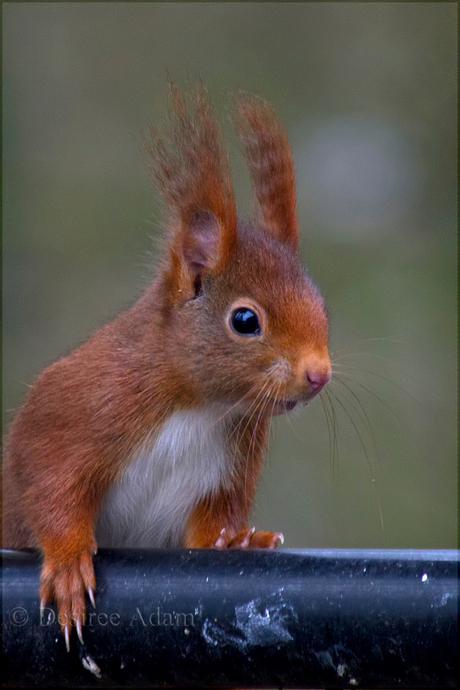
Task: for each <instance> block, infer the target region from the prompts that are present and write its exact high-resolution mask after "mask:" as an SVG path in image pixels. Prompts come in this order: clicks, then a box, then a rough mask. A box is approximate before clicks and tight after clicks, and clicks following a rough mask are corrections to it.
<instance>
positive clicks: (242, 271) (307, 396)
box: [3, 85, 331, 648]
mask: <svg viewBox="0 0 460 690" xmlns="http://www.w3.org/2000/svg"><path fill="white" fill-rule="evenodd" d="M189 100H191V101H192V105H191V106H188V105H187V102H188V101H187V98H185V97H184V96H183V95H182V94H181V93H180V91H179V90H178V89H177V87H176V86H174V85H171V87H170V101H171V112H170V119H169V130H167V131H166V133H165V134H163V135H161V134H160V133H159V132H158V130H156V129H154V128H152V131H151V138H150V139H149V142H148V144H147V150H148V154H149V168H150V170H151V173H152V175H153V179H154V181H155V183H156V186H157V188H158V190H159V192H160V193H161V195H162V196H163V198H164V200H165V201H166V203H167V206H168V208H169V210H170V212H171V213H170V216H171V217H170V220H169V230H168V236H167V239H166V246H165V251H164V257H163V260H162V263H161V264H160V266H159V268H158V271H157V274H156V277H155V278H154V280H153V282H152V283H151V284H150V285H149V286H148V287H147V289H146V290H145V292H144V293H143V295H142V296H141V297H140V299H139V300H138V301H137V302H136V303H135V304H134V306H132V307H131V308H130V309H128V310H126V311H124V312H123V313H121V314H120V315H119V316H118V317H117V318H116V319H115V320H114V321H112V322H111V323H109V324H107V325H106V326H104V327H103V328H101V329H100V330H99V331H97V332H96V333H95V334H94V335H93V336H92V337H91V338H90V339H89V340H88V341H87V342H85V343H84V344H83V345H81V346H80V347H78V348H77V349H76V350H74V351H73V352H71V353H70V354H69V355H67V356H66V357H63V358H62V359H59V360H58V361H57V362H55V363H54V364H52V365H51V366H49V367H48V368H47V369H45V370H44V371H43V372H42V373H41V374H40V375H39V376H38V378H37V379H36V381H35V382H34V384H33V386H32V387H31V390H30V392H29V393H28V395H27V397H26V399H25V402H24V403H23V405H22V407H21V408H20V409H19V411H18V413H17V415H16V417H15V419H14V420H13V423H12V427H11V431H10V433H9V436H8V439H7V443H6V454H5V464H4V471H3V488H4V523H3V541H4V546H6V547H10V548H21V547H38V548H39V549H40V550H41V552H42V554H43V565H42V570H41V581H40V599H41V606H42V607H43V606H44V605H45V604H46V603H48V602H52V601H53V600H54V601H55V602H56V604H57V607H58V611H59V614H60V618H59V620H60V622H61V626H62V629H63V632H64V634H65V638H66V643H67V648H68V647H69V635H70V632H71V630H72V628H73V627H75V628H76V630H77V634H78V637H79V638H80V640H81V641H82V625H84V622H85V596H86V595H88V596H89V598H90V600H91V602H92V604H93V605H94V592H95V589H96V582H95V577H94V570H93V562H92V561H93V555H94V554H95V553H96V548H97V545H99V546H102V547H141V548H143V547H145V548H152V547H187V548H247V547H249V548H275V547H276V546H277V544H278V542H279V541H281V540H282V535H281V534H280V533H279V532H261V531H255V528H252V529H249V527H248V522H247V521H248V514H249V511H250V508H251V503H252V500H253V496H254V492H255V487H256V481H257V476H258V474H259V469H260V465H261V461H262V456H263V452H264V448H265V446H266V442H267V427H268V422H269V419H270V417H271V416H272V415H274V414H280V413H282V412H286V411H289V410H290V409H292V408H293V407H294V406H295V405H296V404H297V403H306V402H308V401H309V400H311V399H312V398H313V397H314V396H315V395H316V394H317V393H318V392H319V391H320V390H321V388H322V387H323V385H324V384H326V383H327V381H328V380H329V378H330V375H331V364H330V359H329V354H328V318H327V312H326V309H325V306H324V302H323V299H322V297H321V295H320V293H319V291H318V289H317V288H316V287H315V285H314V284H313V283H312V281H311V280H310V279H309V277H308V276H307V275H306V273H305V270H304V268H303V267H302V265H301V261H300V258H299V254H298V224H297V219H296V215H295V181H294V168H293V161H292V154H291V150H290V146H289V143H288V139H287V136H286V134H285V132H284V130H283V128H282V126H281V124H280V122H279V120H278V119H277V117H276V116H275V114H274V113H273V111H272V109H271V107H270V106H269V105H268V104H267V103H266V102H265V101H263V100H259V99H256V98H252V97H239V98H238V99H237V100H236V108H235V110H236V114H235V118H234V122H235V126H236V130H237V133H238V135H239V138H240V141H241V143H242V148H243V151H244V154H245V157H246V161H247V164H248V168H249V172H250V174H251V178H252V182H253V187H254V193H255V197H256V201H257V207H258V214H257V216H258V217H257V219H256V220H254V221H251V222H240V221H239V220H237V216H236V209H235V200H234V195H233V191H232V186H231V182H230V175H229V170H228V163H227V160H226V157H225V153H224V148H223V144H222V138H221V134H220V131H219V128H218V126H217V124H216V122H215V119H214V117H213V112H212V107H211V104H210V102H209V99H208V97H207V95H206V92H205V90H204V89H203V87H201V86H200V87H198V88H197V89H194V90H193V91H192V94H191V96H189Z"/></svg>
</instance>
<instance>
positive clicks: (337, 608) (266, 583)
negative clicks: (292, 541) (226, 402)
mask: <svg viewBox="0 0 460 690" xmlns="http://www.w3.org/2000/svg"><path fill="white" fill-rule="evenodd" d="M39 565H40V561H39V557H38V556H37V554H35V553H33V552H24V551H22V552H19V551H4V552H3V656H4V659H3V671H4V683H5V685H6V686H16V687H26V686H35V687H53V686H62V687H88V686H100V687H128V686H130V687H171V686H172V687H195V688H197V687H201V688H204V687H215V688H224V687H240V688H242V687H249V688H261V687H265V688H268V687H278V688H281V687H284V688H295V687H297V688H318V687H339V688H340V687H349V688H350V687H365V688H426V687H443V688H444V687H456V684H457V615H458V566H459V554H458V552H457V551H361V550H359V551H358V550H353V551H345V550H331V551H324V550H306V551H297V550H289V549H288V550H284V551H277V552H273V551H238V550H228V551H217V550H204V549H203V550H185V549H183V550H152V551H141V550H136V551H134V550H133V551H124V550H123V551H101V552H100V553H99V554H98V555H97V556H96V558H95V570H96V579H97V583H98V590H97V598H96V606H97V608H96V610H93V609H92V607H91V605H90V604H89V603H88V620H87V624H86V626H85V627H84V629H83V634H84V642H85V644H84V645H83V646H82V645H81V644H80V643H79V642H78V640H77V637H76V635H75V634H74V635H73V639H72V644H71V650H70V653H67V652H66V649H65V643H64V638H63V636H62V634H61V633H60V631H59V625H58V622H57V620H56V614H55V608H54V607H47V609H45V612H44V616H43V618H42V620H40V615H39V600H38V581H39Z"/></svg>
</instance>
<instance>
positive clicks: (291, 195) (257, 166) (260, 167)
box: [234, 96, 299, 249]
mask: <svg viewBox="0 0 460 690" xmlns="http://www.w3.org/2000/svg"><path fill="white" fill-rule="evenodd" d="M236 107H237V113H236V115H235V117H234V122H235V126H236V130H237V132H238V135H239V138H240V141H241V144H242V147H243V151H244V154H245V157H246V160H247V163H248V167H249V172H250V173H251V178H252V183H253V187H254V192H255V195H256V198H257V201H258V205H259V209H260V216H261V218H260V221H261V224H262V225H263V226H264V228H265V229H266V230H267V231H268V232H271V233H272V234H274V235H275V236H276V237H277V238H278V240H279V241H280V242H283V243H285V244H288V245H290V246H292V247H294V249H297V247H298V243H299V231H298V225H297V218H296V214H295V203H296V197H295V178H294V164H293V160H292V153H291V148H290V146H289V141H288V138H287V135H286V133H285V131H284V129H283V127H282V125H281V123H280V121H279V120H278V118H277V117H276V115H275V114H274V112H273V110H272V108H271V106H270V105H269V104H268V103H266V102H265V101H263V100H261V99H256V98H253V97H249V96H238V97H237V98H236Z"/></svg>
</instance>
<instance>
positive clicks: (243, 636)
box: [202, 589, 298, 650]
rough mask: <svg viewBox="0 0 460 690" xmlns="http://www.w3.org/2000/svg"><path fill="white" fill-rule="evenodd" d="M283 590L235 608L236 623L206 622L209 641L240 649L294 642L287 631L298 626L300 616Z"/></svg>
mask: <svg viewBox="0 0 460 690" xmlns="http://www.w3.org/2000/svg"><path fill="white" fill-rule="evenodd" d="M282 591H283V590H282V589H281V590H279V591H278V592H275V593H274V594H271V595H269V596H268V597H266V598H262V597H260V598H257V599H252V600H251V601H248V602H246V603H245V604H241V605H240V606H236V607H235V622H234V623H230V624H228V623H226V622H222V623H219V622H218V621H217V620H215V619H214V621H212V620H210V619H206V620H205V622H204V624H203V628H202V633H203V637H204V638H205V640H206V642H208V644H211V645H213V646H214V647H217V646H218V645H219V646H226V645H230V646H234V647H238V648H239V649H241V650H243V649H244V648H246V647H248V646H250V645H251V646H258V647H267V646H273V647H274V646H277V647H278V648H280V645H282V644H286V643H288V642H291V640H292V639H293V637H292V635H291V634H290V632H289V629H288V628H289V625H295V624H296V623H298V617H297V614H296V613H295V611H294V609H293V607H292V606H291V605H290V604H287V603H286V602H285V601H284V599H283V595H282Z"/></svg>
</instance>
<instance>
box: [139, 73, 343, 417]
mask: <svg viewBox="0 0 460 690" xmlns="http://www.w3.org/2000/svg"><path fill="white" fill-rule="evenodd" d="M171 97H172V118H171V128H172V129H171V134H170V137H169V138H166V137H163V136H160V135H159V134H158V132H157V131H156V130H153V129H152V141H151V143H150V144H149V146H148V150H149V153H150V154H151V155H150V167H151V170H152V172H153V175H154V178H155V180H156V182H157V185H158V188H159V190H160V192H161V193H162V194H163V196H164V198H165V199H166V201H167V203H168V205H169V207H170V209H171V211H172V212H173V218H172V221H171V231H170V240H169V244H168V248H167V258H166V261H165V265H164V270H163V274H162V286H163V292H162V295H161V307H162V313H163V322H164V326H165V329H166V331H167V332H168V337H169V338H171V339H172V349H173V351H174V354H175V358H176V360H177V361H178V362H180V363H181V369H182V370H183V371H184V372H185V373H186V374H187V375H188V377H189V379H191V380H193V381H195V382H196V386H197V388H199V389H200V391H201V392H202V393H203V395H204V398H205V399H207V400H210V399H211V400H216V401H227V402H237V401H238V400H241V401H242V403H241V404H242V405H248V406H257V407H258V408H260V409H262V410H264V411H265V412H266V413H268V414H274V413H277V412H281V411H284V410H289V409H291V408H292V407H294V406H295V404H296V403H297V402H308V400H310V399H311V398H312V397H313V396H314V395H316V394H317V393H318V392H319V391H320V390H321V388H322V387H323V385H324V384H325V383H327V381H328V380H329V378H330V375H331V364H330V359H329V354H328V319H327V313H326V310H325V307H324V302H323V299H322V297H321V295H320V293H319V291H318V290H317V288H316V287H315V285H314V284H313V283H312V281H311V280H310V279H309V278H308V276H307V274H306V272H305V270H304V268H303V267H302V264H301V261H300V257H299V254H298V225H297V219H296V215H295V181H294V171H293V162H292V154H291V150H290V147H289V143H288V139H287V136H286V134H285V132H284V130H283V128H282V127H281V125H280V123H279V121H278V119H277V118H276V116H275V115H274V113H273V111H272V109H271V108H270V106H269V105H268V104H267V103H266V102H265V101H262V100H259V99H254V98H249V97H244V98H239V99H238V100H237V114H236V117H235V124H236V129H237V132H238V134H239V137H240V140H241V142H242V146H243V150H244V153H245V156H246V160H247V163H248V167H249V171H250V173H251V177H252V181H253V186H254V191H255V196H256V199H257V202H258V209H259V213H258V218H257V219H256V220H255V221H254V222H251V223H241V222H239V221H237V217H236V210H235V200H234V195H233V191H232V187H231V183H230V176H229V171H228V164H227V160H226V157H225V155H224V151H223V147H222V144H221V139H220V135H219V131H218V128H217V126H216V123H215V121H214V119H213V117H212V113H211V107H210V104H209V101H208V99H207V98H206V95H205V92H204V89H203V88H202V87H201V88H200V89H199V90H198V91H197V93H196V94H195V95H194V100H195V108H194V111H193V113H192V114H190V112H189V111H188V110H187V108H186V106H185V102H184V100H183V98H182V97H181V95H180V94H179V92H178V90H177V88H176V87H175V86H171ZM166 331H165V332H166Z"/></svg>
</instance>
